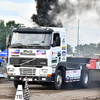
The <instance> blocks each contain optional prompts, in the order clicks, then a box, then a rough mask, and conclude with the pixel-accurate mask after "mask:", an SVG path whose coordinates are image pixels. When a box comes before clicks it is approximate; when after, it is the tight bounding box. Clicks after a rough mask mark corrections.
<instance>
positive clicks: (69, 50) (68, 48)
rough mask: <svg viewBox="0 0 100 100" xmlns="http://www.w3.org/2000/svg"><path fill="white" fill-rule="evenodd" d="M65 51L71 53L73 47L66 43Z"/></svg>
mask: <svg viewBox="0 0 100 100" xmlns="http://www.w3.org/2000/svg"><path fill="white" fill-rule="evenodd" d="M67 53H68V54H72V53H73V48H72V47H71V45H69V44H67Z"/></svg>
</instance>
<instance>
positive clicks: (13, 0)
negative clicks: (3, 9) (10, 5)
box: [0, 0, 33, 3]
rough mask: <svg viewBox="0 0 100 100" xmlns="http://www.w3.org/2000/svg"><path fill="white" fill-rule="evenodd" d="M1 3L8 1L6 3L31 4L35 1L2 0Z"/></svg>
mask: <svg viewBox="0 0 100 100" xmlns="http://www.w3.org/2000/svg"><path fill="white" fill-rule="evenodd" d="M0 1H6V2H9V1H11V2H14V3H30V2H33V0H0Z"/></svg>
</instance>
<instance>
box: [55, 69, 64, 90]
mask: <svg viewBox="0 0 100 100" xmlns="http://www.w3.org/2000/svg"><path fill="white" fill-rule="evenodd" d="M61 87H62V72H61V71H60V70H58V71H57V73H56V75H55V82H54V88H55V89H56V90H59V89H61Z"/></svg>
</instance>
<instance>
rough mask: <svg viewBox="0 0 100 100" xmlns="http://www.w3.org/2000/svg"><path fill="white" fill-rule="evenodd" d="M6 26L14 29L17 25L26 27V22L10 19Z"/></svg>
mask: <svg viewBox="0 0 100 100" xmlns="http://www.w3.org/2000/svg"><path fill="white" fill-rule="evenodd" d="M6 26H7V27H9V28H11V29H13V28H17V27H25V26H24V24H21V23H15V21H14V20H12V21H9V22H7V23H6Z"/></svg>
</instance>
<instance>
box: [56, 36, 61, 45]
mask: <svg viewBox="0 0 100 100" xmlns="http://www.w3.org/2000/svg"><path fill="white" fill-rule="evenodd" d="M56 46H60V37H56Z"/></svg>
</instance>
